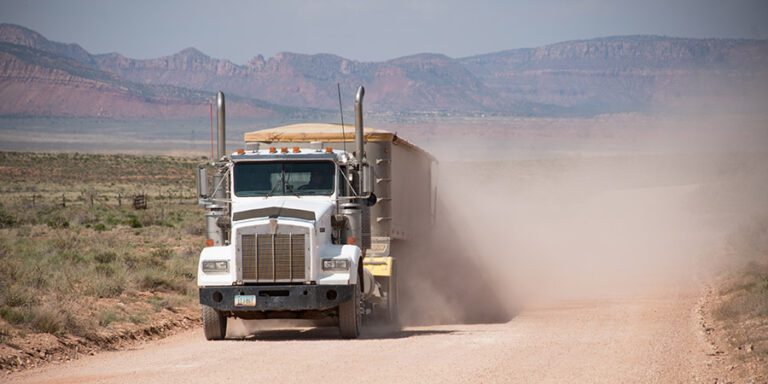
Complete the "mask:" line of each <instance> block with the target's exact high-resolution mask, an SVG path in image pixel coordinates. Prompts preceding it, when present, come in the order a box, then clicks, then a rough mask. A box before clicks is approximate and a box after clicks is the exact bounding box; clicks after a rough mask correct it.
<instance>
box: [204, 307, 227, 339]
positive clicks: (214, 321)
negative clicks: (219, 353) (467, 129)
mask: <svg viewBox="0 0 768 384" xmlns="http://www.w3.org/2000/svg"><path fill="white" fill-rule="evenodd" d="M202 307H203V332H204V333H205V338H206V340H223V339H224V336H226V335H227V317H226V316H224V314H223V313H221V312H219V311H217V310H215V309H213V308H211V307H209V306H207V305H203V306H202Z"/></svg>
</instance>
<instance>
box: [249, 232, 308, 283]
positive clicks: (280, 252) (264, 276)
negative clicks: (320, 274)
mask: <svg viewBox="0 0 768 384" xmlns="http://www.w3.org/2000/svg"><path fill="white" fill-rule="evenodd" d="M305 241H306V235H304V234H274V235H270V234H258V235H242V238H241V243H240V244H241V249H242V263H243V264H242V265H243V280H250V281H256V282H294V281H304V267H305V264H304V263H305V254H306V251H305Z"/></svg>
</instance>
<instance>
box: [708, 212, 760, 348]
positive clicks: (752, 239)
mask: <svg viewBox="0 0 768 384" xmlns="http://www.w3.org/2000/svg"><path fill="white" fill-rule="evenodd" d="M728 246H729V249H730V252H729V253H730V256H731V259H732V261H733V263H735V265H737V266H738V265H741V267H736V268H735V269H734V270H732V271H731V272H730V273H728V274H727V275H726V276H725V277H724V278H723V279H722V281H721V282H720V284H719V286H718V288H717V292H716V293H717V295H718V296H719V300H718V304H717V305H716V306H715V307H714V308H713V309H712V315H713V317H714V318H715V320H717V321H719V322H720V323H721V324H722V326H723V328H724V329H725V330H726V332H727V334H728V341H729V342H730V344H731V345H732V346H733V347H735V348H736V349H737V350H743V351H748V352H749V353H756V354H758V355H761V356H763V357H768V214H764V215H761V216H755V217H753V218H752V219H751V220H749V221H747V222H745V223H743V224H742V225H741V226H739V228H738V229H737V230H736V231H735V232H734V233H733V234H732V235H731V236H730V237H729V239H728Z"/></svg>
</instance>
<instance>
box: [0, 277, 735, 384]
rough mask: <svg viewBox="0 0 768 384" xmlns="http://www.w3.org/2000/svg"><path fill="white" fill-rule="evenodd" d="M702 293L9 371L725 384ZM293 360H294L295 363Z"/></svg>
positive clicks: (188, 377)
mask: <svg viewBox="0 0 768 384" xmlns="http://www.w3.org/2000/svg"><path fill="white" fill-rule="evenodd" d="M700 297H701V296H700V294H699V290H698V289H682V288H675V289H670V290H666V291H664V292H662V293H658V292H657V293H653V294H651V293H649V294H644V295H633V296H626V295H625V296H616V297H605V298H602V299H588V300H579V301H562V302H559V303H558V304H557V305H550V306H545V307H538V308H529V309H528V310H526V311H524V312H523V313H522V314H521V315H519V316H517V317H516V318H514V319H512V320H511V321H509V322H507V323H501V324H473V325H439V326H419V327H407V328H405V329H403V330H400V331H393V330H387V329H383V328H371V327H368V328H367V329H365V331H364V337H363V338H362V339H359V340H352V341H348V340H339V339H338V337H337V331H336V329H334V328H279V327H278V328H275V329H272V328H267V329H260V330H258V331H257V332H256V333H255V334H250V335H248V336H246V337H244V338H237V339H230V340H227V341H222V342H207V341H205V339H204V338H203V335H202V331H201V330H200V329H199V328H195V329H190V330H188V331H184V332H180V333H179V334H177V335H174V336H171V337H169V338H167V339H164V340H161V341H158V342H154V343H148V344H142V345H139V346H136V347H135V348H134V349H131V350H124V351H120V352H115V353H104V354H97V355H95V356H87V357H85V358H82V359H79V360H77V361H73V362H71V363H67V364H61V365H50V366H48V367H46V368H42V369H34V370H30V371H27V372H21V373H16V374H12V375H8V376H7V377H6V378H7V379H8V381H9V382H11V383H42V382H45V383H96V382H98V383H123V382H128V381H130V382H133V383H163V382H186V383H211V382H233V381H242V380H244V379H247V380H248V381H254V382H309V381H317V380H326V381H327V380H330V381H333V382H349V381H353V380H355V381H356V380H365V382H372V383H378V382H381V383H392V382H425V383H432V382H478V383H480V382H483V383H495V382H503V383H509V382H538V383H550V382H552V383H554V382H556V383H562V382H592V383H601V382H605V383H616V382H642V383H652V382H658V383H713V382H723V379H725V378H726V376H725V374H726V373H727V372H726V373H724V372H723V367H724V366H725V365H724V358H723V356H722V354H718V353H717V352H716V350H713V347H712V344H710V342H709V341H708V338H707V336H706V335H705V333H704V331H705V329H706V326H705V325H703V324H704V323H703V320H702V310H701V308H702V300H701V299H700ZM288 362H290V363H288Z"/></svg>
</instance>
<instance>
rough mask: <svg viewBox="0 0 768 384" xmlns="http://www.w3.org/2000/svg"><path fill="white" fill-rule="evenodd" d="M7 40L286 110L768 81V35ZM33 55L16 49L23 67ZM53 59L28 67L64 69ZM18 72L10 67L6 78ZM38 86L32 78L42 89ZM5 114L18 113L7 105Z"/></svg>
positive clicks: (88, 64) (481, 107) (639, 94)
mask: <svg viewBox="0 0 768 384" xmlns="http://www.w3.org/2000/svg"><path fill="white" fill-rule="evenodd" d="M0 42H3V43H4V45H2V46H1V47H0V55H2V56H0V57H2V58H3V60H4V61H5V60H10V57H12V56H13V54H11V53H9V52H10V51H13V50H12V49H11V48H9V45H8V44H10V45H17V46H27V47H28V48H31V49H36V50H38V51H42V52H47V53H48V54H50V55H53V56H58V57H60V58H61V62H62V63H68V64H67V65H69V66H70V67H72V66H73V64H72V61H68V60H74V61H76V62H77V63H79V67H82V68H80V69H79V71H80V72H81V73H83V74H89V76H90V75H93V76H96V75H98V76H97V77H100V78H102V79H101V80H100V81H106V82H108V83H110V84H113V83H114V84H117V85H118V86H120V85H119V84H123V85H122V86H123V87H125V84H130V86H128V88H129V89H134V88H136V89H139V88H141V86H152V87H159V86H168V87H176V88H177V89H179V90H180V89H187V90H189V91H191V92H192V93H194V92H203V93H205V94H210V93H211V92H212V91H215V90H219V89H221V90H224V91H225V92H227V93H228V94H232V95H236V96H239V97H242V98H244V99H250V100H259V101H262V102H263V103H266V104H264V105H270V106H273V108H272V109H273V110H279V109H280V108H282V106H284V107H285V108H287V109H291V108H293V109H294V110H297V109H302V108H314V109H320V110H322V109H325V110H334V109H336V108H338V105H337V102H338V98H337V97H338V96H337V95H336V84H337V83H338V84H340V85H341V87H342V91H343V92H344V93H345V94H351V93H352V92H354V88H355V87H356V86H357V85H358V84H364V85H366V87H367V88H369V93H368V97H367V101H368V105H369V107H368V110H369V111H373V112H379V113H412V112H418V111H433V112H439V113H458V114H468V113H469V114H474V113H501V114H512V115H532V114H533V115H535V114H542V113H544V114H548V113H555V114H558V113H568V112H563V111H580V113H584V114H599V113H612V112H623V111H629V112H643V111H648V110H653V109H654V108H659V107H663V106H668V105H674V104H675V103H680V102H688V101H689V100H690V99H691V97H699V96H701V95H703V94H706V93H713V92H714V96H716V97H730V96H732V95H733V94H751V93H754V92H758V93H759V92H760V90H761V89H764V88H767V89H768V75H766V74H767V73H768V40H749V39H688V38H675V37H665V36H651V35H648V36H646V35H639V36H609V37H602V38H596V39H589V40H573V41H567V42H561V43H555V44H550V45H546V46H542V47H535V48H519V49H509V50H502V51H497V52H491V53H487V54H481V55H474V56H469V57H462V58H451V57H449V56H446V55H443V54H440V53H419V54H415V55H408V56H403V57H398V58H393V59H390V60H385V61H380V62H364V61H356V60H352V59H348V58H344V57H341V56H338V55H334V54H327V53H323V54H312V55H309V54H301V53H292V52H280V53H277V54H275V55H274V56H273V57H269V58H265V57H264V56H262V55H256V56H254V57H253V58H252V59H251V60H249V61H248V62H247V63H246V64H242V65H238V64H235V63H233V62H231V61H229V60H226V59H219V58H213V57H211V56H208V55H206V54H205V53H203V52H201V51H200V50H198V49H196V48H194V47H188V48H185V49H182V50H180V51H179V52H177V53H174V54H171V55H167V56H163V57H159V58H153V59H133V58H129V57H126V56H123V55H122V54H120V53H117V52H113V53H106V54H90V53H88V52H87V51H86V50H84V49H83V48H82V47H80V46H79V45H77V44H64V43H57V42H52V41H49V40H47V39H46V38H45V37H44V36H42V35H41V34H39V33H37V32H35V31H32V30H30V29H27V28H24V27H21V26H16V25H12V24H1V25H0ZM2 47H5V48H2ZM14 52H16V53H17V54H18V53H19V51H18V49H17V50H16V51H14ZM33 56H34V55H33ZM28 59H29V58H28ZM38 59H39V58H38ZM49 59H50V58H49ZM24 60H25V59H23V58H19V57H16V61H15V65H16V66H18V65H22V64H20V63H24V62H25V61H24ZM30 60H31V59H30ZM53 61H56V60H53V59H50V60H48V64H41V63H40V61H39V60H38V61H34V60H32V61H29V62H27V64H28V65H31V66H36V65H37V66H40V65H43V66H45V65H50V66H52V67H54V68H55V67H56V65H61V64H56V63H53ZM88 69H90V70H93V71H97V72H88ZM86 77H87V76H86ZM105 79H106V80H105ZM702 79H704V80H703V81H702ZM10 80H11V79H10V77H9V73H6V72H5V71H3V72H2V76H1V77H0V86H2V84H3V83H7V82H9V81H10ZM38 80H39V81H41V82H42V81H43V79H38ZM43 83H44V82H43ZM35 84H37V83H35V82H34V81H33V82H30V83H28V84H27V86H28V87H31V89H34V87H35ZM114 84H113V85H114ZM106 88H109V87H106ZM0 89H6V91H3V93H2V95H3V96H2V98H3V99H6V97H10V94H9V92H10V88H8V87H5V88H0ZM14 92H19V90H18V89H17V90H15V91H14ZM176 93H177V94H179V95H180V96H179V97H180V99H179V100H176V101H178V102H180V103H184V102H189V103H192V104H195V103H197V102H198V101H196V100H193V99H194V97H193V98H192V99H191V100H186V101H185V100H184V98H185V97H186V96H184V94H185V93H184V92H181V91H178V92H176ZM96 94H98V92H95V93H94V95H96ZM16 96H19V95H16ZM21 96H23V95H21ZM157 100H161V101H162V98H160V99H157V98H154V99H153V98H152V97H149V98H148V99H147V102H148V103H149V102H154V101H157ZM49 102H50V103H53V102H54V101H53V100H50V101H49ZM72 107H74V108H76V106H72ZM267 109H269V108H267ZM542 111H549V112H542ZM553 111H555V112H553ZM556 111H560V112H556ZM125 112H126V113H129V112H130V111H128V110H126V111H125ZM4 113H5V114H7V113H13V111H8V110H7V108H5V109H0V114H4ZM27 113H33V114H34V113H35V111H34V110H28V111H27ZM275 113H277V114H279V113H281V112H275Z"/></svg>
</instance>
